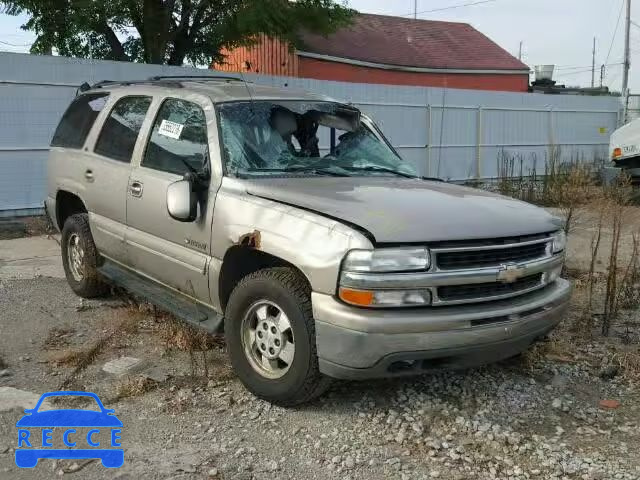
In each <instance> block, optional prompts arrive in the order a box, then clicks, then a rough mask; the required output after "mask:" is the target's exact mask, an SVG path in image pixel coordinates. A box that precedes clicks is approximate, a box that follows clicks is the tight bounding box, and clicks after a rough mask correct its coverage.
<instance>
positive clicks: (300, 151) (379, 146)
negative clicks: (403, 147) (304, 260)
mask: <svg viewBox="0 0 640 480" xmlns="http://www.w3.org/2000/svg"><path fill="white" fill-rule="evenodd" d="M217 108H218V113H219V117H220V132H221V137H222V142H223V147H224V155H223V157H224V160H225V167H226V172H227V174H229V175H232V176H267V175H283V174H296V175H304V174H309V175H332V176H361V175H399V176H409V177H413V176H416V172H415V169H414V168H413V166H411V165H410V164H407V163H405V162H404V161H403V160H402V159H401V158H400V157H399V156H398V155H397V154H396V153H395V152H394V151H393V149H392V148H390V147H389V145H388V144H387V143H386V142H384V141H383V140H381V139H380V137H379V136H377V135H376V134H375V133H374V132H373V131H372V130H371V129H370V128H369V127H368V126H367V125H366V124H365V123H364V122H362V121H361V116H360V112H359V111H358V110H357V109H355V108H353V107H351V106H348V105H342V104H337V103H330V102H303V101H281V102H280V101H254V102H230V103H223V104H220V105H218V107H217Z"/></svg>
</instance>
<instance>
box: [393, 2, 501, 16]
mask: <svg viewBox="0 0 640 480" xmlns="http://www.w3.org/2000/svg"><path fill="white" fill-rule="evenodd" d="M497 1H498V0H479V1H477V2H467V3H459V4H457V5H451V6H449V7H442V8H434V9H433V10H423V11H421V12H409V13H405V14H403V15H398V16H399V17H413V16H414V15H416V16H417V15H422V14H423V13H433V12H443V11H445V10H453V9H455V8H463V7H471V6H473V5H481V4H483V3H492V2H497Z"/></svg>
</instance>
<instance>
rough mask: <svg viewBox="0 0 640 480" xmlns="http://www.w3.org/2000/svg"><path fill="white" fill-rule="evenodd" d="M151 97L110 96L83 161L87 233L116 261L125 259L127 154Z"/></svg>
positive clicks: (101, 249) (130, 149) (128, 159)
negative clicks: (87, 187) (92, 142)
mask: <svg viewBox="0 0 640 480" xmlns="http://www.w3.org/2000/svg"><path fill="white" fill-rule="evenodd" d="M151 101H152V97H150V96H138V95H132V96H122V97H119V98H117V99H114V101H113V102H111V103H110V104H109V105H108V106H107V110H108V113H105V115H106V118H105V119H104V122H102V123H101V128H100V130H99V132H97V134H96V138H95V144H94V146H93V149H92V152H91V153H88V154H87V161H86V162H85V171H84V175H83V176H84V181H85V182H86V183H87V184H89V185H90V187H89V188H90V195H89V198H88V209H89V217H90V225H91V233H92V234H93V237H94V240H95V243H96V246H97V247H98V250H99V251H100V253H101V254H103V255H104V256H106V257H108V258H111V259H112V260H116V261H118V262H125V261H126V260H127V252H126V245H125V231H126V224H127V205H126V199H127V185H128V182H129V175H130V173H131V158H132V156H133V154H134V151H135V149H136V145H137V143H138V136H139V133H140V129H141V127H142V124H143V122H144V119H145V116H146V114H147V111H148V110H149V106H150V105H151ZM109 107H110V108H109Z"/></svg>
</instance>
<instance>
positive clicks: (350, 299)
mask: <svg viewBox="0 0 640 480" xmlns="http://www.w3.org/2000/svg"><path fill="white" fill-rule="evenodd" d="M339 294H340V298H341V299H342V300H343V301H344V302H346V303H349V304H351V305H356V306H358V307H417V306H424V305H430V304H431V292H430V291H429V290H355V289H352V288H346V287H340V291H339Z"/></svg>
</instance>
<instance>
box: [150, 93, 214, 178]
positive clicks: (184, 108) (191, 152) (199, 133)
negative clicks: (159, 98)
mask: <svg viewBox="0 0 640 480" xmlns="http://www.w3.org/2000/svg"><path fill="white" fill-rule="evenodd" d="M207 155H208V147H207V121H206V119H205V116H204V112H203V111H202V108H200V106H198V105H196V104H195V103H191V102H186V101H184V100H178V99H176V98H170V99H168V100H166V101H165V102H164V103H163V104H162V106H161V107H160V110H159V111H158V115H157V116H156V120H155V122H154V124H153V130H152V131H151V137H150V138H149V143H148V145H147V149H146V151H145V154H144V158H143V159H142V163H141V165H142V166H144V167H148V168H153V169H155V170H162V171H163V172H169V173H177V174H178V175H182V174H185V173H187V172H189V171H190V170H191V171H194V170H195V171H197V172H200V171H202V170H203V167H204V163H205V159H206V158H207Z"/></svg>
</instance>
